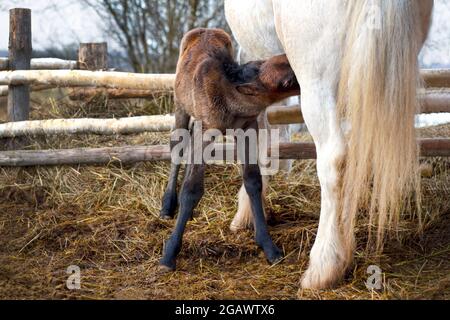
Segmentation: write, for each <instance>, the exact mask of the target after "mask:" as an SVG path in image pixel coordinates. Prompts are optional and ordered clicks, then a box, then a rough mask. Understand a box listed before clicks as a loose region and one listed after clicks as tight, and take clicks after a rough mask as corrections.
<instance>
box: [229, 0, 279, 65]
mask: <svg viewBox="0 0 450 320" xmlns="http://www.w3.org/2000/svg"><path fill="white" fill-rule="evenodd" d="M225 15H226V18H227V21H228V24H229V25H230V28H231V30H232V31H233V35H234V37H235V38H236V41H237V42H238V43H239V45H240V46H241V50H242V51H243V54H244V57H245V58H246V59H245V60H265V59H268V58H270V57H272V56H275V55H278V54H282V53H284V50H283V47H282V45H281V43H280V41H279V40H278V36H277V32H276V30H275V21H274V14H273V7H272V0H225Z"/></svg>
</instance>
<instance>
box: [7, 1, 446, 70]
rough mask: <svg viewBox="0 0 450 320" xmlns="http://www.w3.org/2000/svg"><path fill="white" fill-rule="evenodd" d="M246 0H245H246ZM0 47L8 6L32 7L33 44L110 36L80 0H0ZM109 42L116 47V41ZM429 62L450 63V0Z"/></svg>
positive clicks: (426, 57) (439, 6)
mask: <svg viewBox="0 0 450 320" xmlns="http://www.w3.org/2000/svg"><path fill="white" fill-rule="evenodd" d="M243 1H244V0H243ZM0 6H6V10H5V9H0V30H2V32H0V50H2V49H3V50H5V49H6V48H7V47H8V32H5V31H4V30H8V20H9V19H8V10H7V9H9V8H12V7H26V8H30V9H32V10H33V46H34V48H35V49H43V48H46V47H49V46H52V45H55V44H56V45H57V46H58V45H64V44H71V43H79V42H99V41H105V40H107V39H106V37H105V36H104V35H103V32H102V25H101V20H100V19H99V18H98V17H97V15H96V14H95V12H93V11H92V10H90V9H88V8H86V7H85V6H83V5H82V2H81V1H79V0H0ZM109 46H110V47H112V48H114V47H115V46H114V44H113V43H109ZM423 61H424V62H425V63H426V64H427V65H432V64H441V65H445V66H448V67H450V0H436V6H435V13H434V24H433V28H432V31H431V36H430V39H429V46H428V47H427V48H426V49H425V50H424V53H423Z"/></svg>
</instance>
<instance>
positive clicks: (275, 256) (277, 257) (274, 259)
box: [266, 248, 284, 265]
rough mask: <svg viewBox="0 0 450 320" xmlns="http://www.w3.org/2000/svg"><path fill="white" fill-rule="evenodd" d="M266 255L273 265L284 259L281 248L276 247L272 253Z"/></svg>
mask: <svg viewBox="0 0 450 320" xmlns="http://www.w3.org/2000/svg"><path fill="white" fill-rule="evenodd" d="M266 257H267V261H268V262H269V263H270V264H271V265H274V264H278V263H280V262H281V261H282V260H283V258H284V255H283V252H282V251H281V250H280V249H278V248H276V249H274V250H273V251H272V252H271V253H269V254H267V255H266Z"/></svg>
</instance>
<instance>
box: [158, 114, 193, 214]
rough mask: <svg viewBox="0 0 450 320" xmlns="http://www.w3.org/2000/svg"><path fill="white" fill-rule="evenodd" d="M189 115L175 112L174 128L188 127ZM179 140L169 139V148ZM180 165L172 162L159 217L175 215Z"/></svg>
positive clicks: (171, 148)
mask: <svg viewBox="0 0 450 320" xmlns="http://www.w3.org/2000/svg"><path fill="white" fill-rule="evenodd" d="M189 121H190V116H189V115H188V114H187V113H185V112H184V111H182V110H181V109H180V110H178V111H177V112H175V129H186V130H187V129H188V128H189ZM180 142H181V141H179V140H176V141H175V140H173V139H171V141H170V150H173V148H174V147H175V146H176V145H177V144H178V143H180ZM180 167H181V165H179V164H174V163H173V162H172V165H171V168H170V175H169V182H168V184H167V188H166V192H165V193H164V196H163V199H162V209H161V212H160V217H161V219H165V220H166V219H172V218H173V217H175V213H176V211H177V205H178V198H177V182H178V174H179V172H180Z"/></svg>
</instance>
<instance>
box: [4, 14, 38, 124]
mask: <svg viewBox="0 0 450 320" xmlns="http://www.w3.org/2000/svg"><path fill="white" fill-rule="evenodd" d="M32 50H33V49H32V40H31V10H29V9H12V10H10V29H9V63H8V67H9V69H10V70H29V69H30V61H31V54H32ZM8 85H9V88H8V120H9V121H23V120H28V118H29V115H30V87H29V85H28V84H27V83H18V84H14V83H8Z"/></svg>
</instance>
